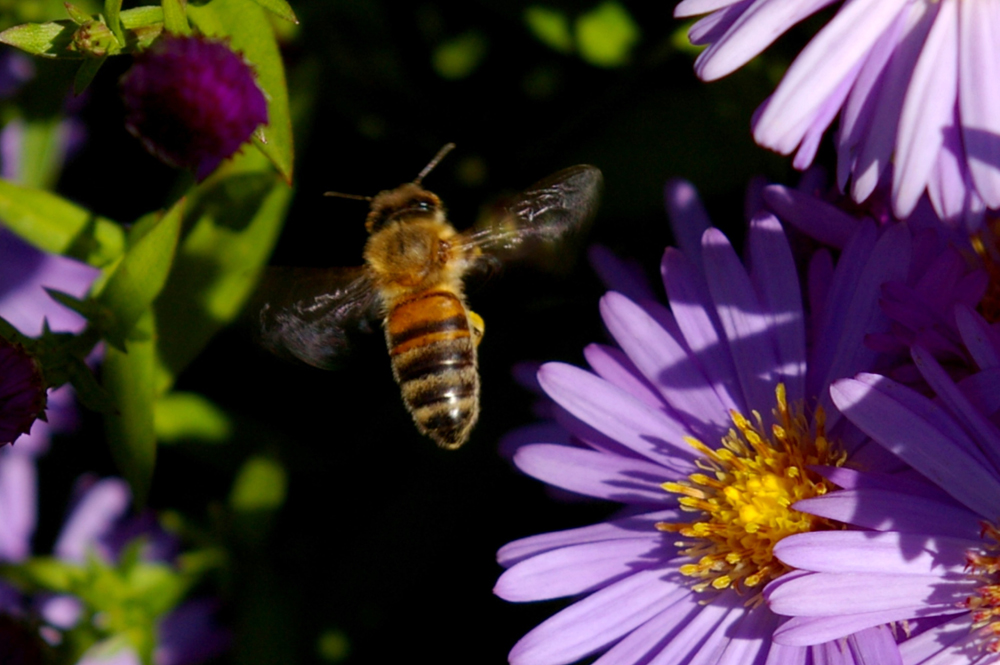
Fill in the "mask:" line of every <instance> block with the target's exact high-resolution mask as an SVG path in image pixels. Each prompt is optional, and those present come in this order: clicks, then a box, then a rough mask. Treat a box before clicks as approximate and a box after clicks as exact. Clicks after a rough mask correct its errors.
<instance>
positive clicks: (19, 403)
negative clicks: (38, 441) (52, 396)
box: [0, 337, 45, 445]
mask: <svg viewBox="0 0 1000 665" xmlns="http://www.w3.org/2000/svg"><path fill="white" fill-rule="evenodd" d="M44 411H45V381H44V380H43V379H42V370H41V368H40V367H39V366H38V363H37V362H36V361H35V359H34V358H33V357H32V356H31V355H30V354H29V353H28V352H27V351H25V350H24V348H23V347H22V346H21V345H20V344H15V343H13V342H8V341H7V340H5V339H3V338H2V337H0V445H3V444H5V443H11V442H13V441H14V440H15V439H16V438H17V437H19V436H20V435H22V434H27V433H28V431H29V430H30V429H31V424H32V423H34V422H35V420H36V419H37V418H38V417H39V416H41V415H42V414H43V412H44Z"/></svg>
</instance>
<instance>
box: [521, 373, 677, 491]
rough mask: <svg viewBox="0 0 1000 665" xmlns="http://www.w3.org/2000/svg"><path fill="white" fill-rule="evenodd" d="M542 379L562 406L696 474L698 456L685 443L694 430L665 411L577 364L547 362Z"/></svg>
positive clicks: (630, 444)
mask: <svg viewBox="0 0 1000 665" xmlns="http://www.w3.org/2000/svg"><path fill="white" fill-rule="evenodd" d="M632 358H633V360H634V359H635V357H634V356H632ZM538 382H539V383H541V385H542V387H543V388H544V389H545V392H546V393H548V394H549V396H550V397H551V398H552V399H553V400H555V401H556V402H557V403H558V404H559V405H560V406H562V407H563V408H564V409H566V410H567V411H569V412H570V413H571V414H573V415H574V416H576V417H577V418H579V419H580V420H582V421H583V422H585V423H587V424H588V425H590V426H591V427H593V428H594V429H596V430H598V431H600V432H602V433H604V434H606V435H607V436H609V437H610V438H612V439H614V440H615V441H618V442H620V443H621V444H622V445H624V446H626V447H628V448H630V449H631V450H634V451H635V452H637V453H639V454H640V455H643V456H645V457H647V458H649V459H651V460H653V461H655V462H657V463H658V464H662V465H663V466H664V467H666V468H667V469H669V470H671V471H675V472H677V473H678V474H681V475H684V474H687V473H690V470H691V468H692V466H691V460H692V459H693V458H694V455H693V453H692V452H691V449H690V448H689V447H688V446H687V444H685V443H684V437H685V436H687V434H688V432H686V431H685V430H683V429H681V428H680V426H679V425H678V424H677V423H676V422H675V421H674V420H673V419H671V418H668V417H667V416H666V415H665V414H664V413H662V412H660V411H655V410H653V409H650V408H649V407H648V406H646V405H645V404H643V403H642V402H640V401H639V400H637V399H636V398H634V397H632V396H631V395H629V394H627V393H625V392H624V391H622V390H621V389H620V388H616V387H615V386H613V385H611V384H610V383H608V382H607V381H604V380H603V379H600V378H598V377H596V376H594V375H593V374H591V373H590V372H587V371H584V370H582V369H579V368H577V367H573V366H571V365H562V364H559V363H547V364H545V365H543V366H542V368H541V369H540V370H538Z"/></svg>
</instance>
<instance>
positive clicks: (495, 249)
mask: <svg viewBox="0 0 1000 665" xmlns="http://www.w3.org/2000/svg"><path fill="white" fill-rule="evenodd" d="M602 182H603V176H602V175H601V171H600V170H599V169H598V168H597V167H595V166H590V165H588V164H579V165H577V166H571V167H569V168H568V169H563V170H562V171H559V172H558V173H554V174H552V175H550V176H549V177H548V178H545V179H544V180H541V181H539V182H537V183H535V184H534V185H532V186H531V187H529V188H528V189H526V190H525V191H523V192H521V193H520V194H519V195H518V196H516V197H515V198H514V199H512V200H511V201H509V202H508V203H507V204H506V205H504V206H503V207H502V208H501V209H500V210H499V211H498V212H497V213H496V214H493V215H489V216H488V218H487V219H486V220H485V221H484V222H483V223H481V224H478V225H477V226H476V227H475V228H473V229H472V230H471V231H470V232H468V233H466V234H464V235H463V242H464V244H465V245H466V246H468V247H470V248H471V247H474V248H478V249H479V250H481V251H482V252H483V253H484V254H485V255H486V256H487V257H488V256H490V255H492V256H493V257H496V258H498V259H500V260H509V259H516V258H521V257H523V256H527V255H530V254H531V253H533V252H535V251H536V250H538V249H540V248H543V247H544V246H545V245H547V244H550V243H552V242H554V241H556V240H559V239H560V238H562V237H563V236H566V235H567V234H570V233H572V232H573V231H576V230H578V229H580V228H581V227H583V226H584V225H585V224H586V223H587V222H588V221H589V220H590V219H591V218H592V217H593V216H594V213H595V212H596V211H597V201H598V198H599V196H600V192H601V183H602Z"/></svg>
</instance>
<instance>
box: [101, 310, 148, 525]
mask: <svg viewBox="0 0 1000 665" xmlns="http://www.w3.org/2000/svg"><path fill="white" fill-rule="evenodd" d="M136 328H137V331H138V332H141V333H142V334H143V336H144V338H145V339H142V340H139V339H135V338H133V339H131V340H129V342H128V353H124V352H122V351H120V350H118V349H116V348H114V347H113V346H109V347H108V348H107V351H106V352H105V354H104V363H103V365H102V367H101V377H102V379H103V381H104V387H105V388H106V389H107V390H108V392H109V393H111V395H112V397H113V398H114V400H115V402H116V403H117V405H118V413H117V414H111V415H106V416H105V418H104V427H105V431H106V433H107V436H108V444H109V446H110V448H111V455H112V457H113V458H114V460H115V464H116V465H117V466H118V468H119V469H121V472H122V475H123V476H124V477H125V479H126V480H127V481H128V482H129V485H131V486H132V493H133V496H134V497H135V504H136V506H137V507H138V508H140V509H141V508H142V507H143V506H144V505H145V502H146V498H147V497H148V496H149V487H150V484H151V483H152V480H153V468H154V467H155V465H156V431H155V427H154V417H153V405H154V404H155V402H156V363H155V358H156V350H155V342H154V340H155V338H156V334H155V322H154V319H153V313H152V310H146V312H145V313H144V314H143V315H142V317H141V318H140V319H139V321H138V323H137V325H136Z"/></svg>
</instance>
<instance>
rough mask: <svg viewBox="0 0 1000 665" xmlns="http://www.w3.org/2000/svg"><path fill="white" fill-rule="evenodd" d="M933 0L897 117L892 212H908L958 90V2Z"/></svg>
mask: <svg viewBox="0 0 1000 665" xmlns="http://www.w3.org/2000/svg"><path fill="white" fill-rule="evenodd" d="M957 4H958V3H957V2H956V0H942V1H941V2H939V3H937V6H938V11H937V16H936V17H935V18H934V25H932V26H931V30H930V32H929V33H928V34H927V39H926V41H924V45H923V48H922V49H921V51H920V57H919V59H918V60H917V65H916V67H915V68H914V70H913V76H912V78H911V79H910V85H909V87H908V89H907V91H906V100H905V101H904V102H903V108H902V112H901V115H900V118H899V130H898V134H897V139H896V159H895V168H894V169H893V180H892V191H893V211H894V212H895V215H896V217H898V218H899V219H905V218H906V217H909V215H910V213H911V212H913V208H914V207H915V206H916V205H917V201H918V200H919V199H920V197H921V195H923V193H924V190H925V189H926V187H927V179H928V176H929V174H930V172H931V169H932V167H933V165H934V160H935V159H937V156H938V153H939V152H940V150H941V147H942V145H943V144H944V128H945V127H947V126H949V125H951V124H953V123H954V121H955V100H956V96H957V94H958V81H957V78H958V44H957V40H958V6H957Z"/></svg>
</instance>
